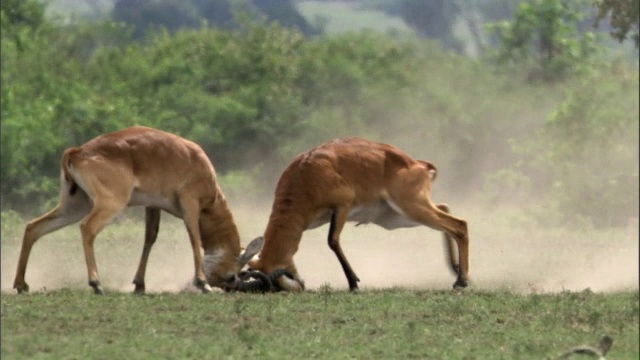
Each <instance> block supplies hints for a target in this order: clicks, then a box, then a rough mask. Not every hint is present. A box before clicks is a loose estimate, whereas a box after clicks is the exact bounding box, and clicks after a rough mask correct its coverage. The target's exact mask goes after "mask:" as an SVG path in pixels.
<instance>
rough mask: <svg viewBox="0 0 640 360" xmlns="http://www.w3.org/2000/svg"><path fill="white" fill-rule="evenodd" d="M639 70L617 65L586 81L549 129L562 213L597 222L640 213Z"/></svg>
mask: <svg viewBox="0 0 640 360" xmlns="http://www.w3.org/2000/svg"><path fill="white" fill-rule="evenodd" d="M638 86H640V84H639V83H638V73H637V72H635V71H632V70H631V69H628V68H626V66H624V65H622V66H621V65H620V64H617V65H616V66H613V67H612V68H611V69H605V70H603V71H601V72H599V73H598V74H597V75H595V76H592V77H590V78H588V79H586V80H585V81H584V83H583V84H581V85H580V86H579V87H578V88H576V89H575V90H573V91H572V92H571V93H570V94H569V95H568V96H567V98H566V100H565V101H564V102H563V103H562V104H561V105H560V106H559V107H558V109H557V110H556V111H555V112H554V113H553V114H551V116H550V117H549V119H548V121H547V124H546V126H545V129H544V135H545V136H546V138H547V139H548V141H549V145H550V146H549V149H548V156H549V158H548V161H550V163H551V169H552V171H553V174H554V179H555V180H554V184H553V191H552V197H553V198H554V199H555V200H556V202H557V204H558V206H559V209H560V210H561V212H562V213H565V214H571V213H573V215H574V216H576V217H584V218H587V219H590V220H591V221H592V222H593V223H594V224H595V225H597V226H620V225H626V224H627V223H628V221H629V219H630V218H634V217H636V218H637V216H638V197H639V196H640V193H639V192H638V184H639V183H640V179H639V177H638V161H639V160H640V159H639V158H638V154H639V151H640V149H639V148H638V144H639V143H640V139H639V138H638V134H639V133H640V129H639V128H638V113H639V112H640V106H639V100H638V93H637V90H636V89H637V88H638Z"/></svg>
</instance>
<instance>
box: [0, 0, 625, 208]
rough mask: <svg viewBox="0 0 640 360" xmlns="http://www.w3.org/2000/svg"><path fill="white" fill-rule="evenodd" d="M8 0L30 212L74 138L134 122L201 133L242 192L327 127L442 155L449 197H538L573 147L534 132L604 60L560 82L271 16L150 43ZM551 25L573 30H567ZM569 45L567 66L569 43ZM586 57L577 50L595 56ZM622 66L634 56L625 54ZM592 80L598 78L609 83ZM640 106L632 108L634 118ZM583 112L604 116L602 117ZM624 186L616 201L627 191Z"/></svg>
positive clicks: (40, 203) (8, 174) (14, 137)
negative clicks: (315, 31)
mask: <svg viewBox="0 0 640 360" xmlns="http://www.w3.org/2000/svg"><path fill="white" fill-rule="evenodd" d="M538 1H539V2H540V1H542V0H538ZM21 4H31V5H33V6H36V5H38V4H39V3H37V2H32V3H30V2H25V3H21ZM34 4H35V5H34ZM540 4H542V3H540ZM9 5H11V3H10V2H7V3H3V6H5V8H3V22H2V26H3V28H2V30H3V31H2V43H1V46H2V53H1V56H2V58H1V60H2V61H1V65H0V66H1V67H2V73H1V76H2V83H1V84H0V86H1V87H2V88H1V90H2V98H1V101H2V104H1V105H2V108H1V110H0V111H1V115H2V123H1V126H2V132H1V136H2V144H1V146H2V153H1V157H2V159H1V160H2V161H1V163H0V167H1V168H0V170H1V171H0V180H1V185H0V186H1V190H2V208H3V209H14V210H18V211H20V212H23V213H28V214H29V215H35V214H36V213H41V212H42V210H45V209H44V208H46V210H48V209H49V208H50V206H51V205H52V203H55V201H56V200H57V199H56V198H57V196H56V195H57V192H58V181H59V180H58V179H59V171H60V170H59V167H60V163H59V161H60V154H61V153H62V151H63V150H64V148H65V147H69V146H78V145H80V144H82V143H84V142H86V141H87V140H89V139H91V138H93V137H95V136H97V135H99V134H101V133H104V132H107V131H112V130H116V129H119V128H122V127H125V126H130V125H134V124H139V125H148V126H154V127H158V128H161V129H163V130H166V131H171V132H175V133H178V134H180V135H182V136H185V137H187V138H189V139H191V140H193V141H196V142H197V143H199V144H200V145H201V146H202V147H203V148H204V149H205V151H206V152H207V154H209V156H210V158H211V159H212V161H213V163H214V166H215V167H216V170H217V172H218V175H219V177H220V179H221V180H223V182H224V185H225V188H229V192H230V194H233V193H235V194H244V193H248V192H255V193H256V194H258V193H262V194H268V195H271V194H272V191H273V186H274V185H275V182H276V180H277V178H278V177H279V175H280V172H281V171H282V169H283V168H284V167H285V166H286V165H287V164H288V162H289V161H290V159H291V158H292V157H293V156H294V155H296V154H297V153H299V152H301V151H304V150H306V149H308V148H310V147H311V146H314V145H317V144H319V143H321V142H323V141H326V140H329V139H331V138H336V137H340V136H353V135H357V136H364V137H368V138H371V139H374V140H381V141H384V142H388V143H393V144H396V145H399V146H400V147H401V148H403V149H405V150H407V151H408V152H409V153H410V154H411V155H413V156H415V157H418V158H422V159H427V160H430V161H432V162H434V163H435V164H436V165H437V166H438V167H439V169H440V174H439V177H438V181H437V185H436V186H437V190H436V191H437V196H438V197H447V199H448V201H451V197H454V198H459V199H465V200H467V199H474V198H475V197H477V196H478V195H479V194H480V193H482V194H483V195H487V197H486V198H493V199H496V198H500V199H503V200H504V199H507V198H509V196H508V194H514V196H513V198H518V199H524V198H525V196H526V195H530V193H535V194H537V196H538V197H540V198H542V197H543V196H545V195H547V194H551V193H553V191H554V190H553V189H552V187H551V185H550V184H552V183H553V182H554V181H556V182H557V181H558V178H561V177H563V176H564V175H563V174H564V173H562V172H561V171H560V168H559V167H557V165H559V164H561V163H562V161H564V160H561V159H563V156H565V155H562V156H560V153H562V152H561V151H557V152H556V155H555V156H557V161H555V162H550V161H547V160H544V159H538V157H542V155H539V154H546V151H541V149H539V148H536V150H535V151H534V150H533V149H534V148H535V147H534V146H531V145H527V144H528V143H529V140H531V134H535V133H540V132H541V131H542V129H543V128H544V120H545V119H546V118H548V117H549V114H550V113H552V112H554V110H556V107H557V106H558V105H559V103H560V102H561V101H562V100H563V99H562V94H563V93H564V92H565V91H576V93H577V92H579V91H583V92H584V93H585V94H588V93H589V90H586V89H587V88H585V87H584V85H577V84H582V83H584V81H587V80H586V79H587V76H595V75H594V74H595V73H596V71H595V70H594V69H595V67H592V68H591V70H590V72H580V71H577V72H576V73H575V74H573V76H570V77H567V79H564V80H563V79H561V78H559V79H558V81H557V82H556V83H555V84H552V85H548V84H544V85H541V84H536V83H534V84H529V83H527V82H523V81H522V79H521V78H519V77H517V76H513V74H514V72H508V71H507V72H505V71H499V72H496V71H493V69H494V67H493V66H491V64H488V63H486V62H481V61H475V60H472V59H469V58H465V57H462V56H459V55H456V54H455V53H452V52H449V51H446V50H445V49H443V48H442V46H439V45H438V43H436V42H433V41H425V40H424V39H416V38H412V39H399V38H396V37H393V36H385V35H382V34H379V33H375V32H359V33H358V32H351V33H343V34H340V35H335V36H330V37H313V38H309V37H305V36H304V34H303V33H301V32H299V31H296V30H292V29H288V28H285V27H282V26H280V25H278V24H275V23H271V24H265V23H263V22H258V23H252V22H250V21H246V22H244V23H243V24H242V27H240V28H238V29H237V30H235V31H226V30H220V29H214V28H209V27H200V28H197V29H183V30H177V31H173V32H172V31H169V30H168V29H165V30H157V31H153V32H151V33H149V34H148V35H147V38H146V40H145V41H144V42H132V41H131V38H132V36H133V34H132V33H131V29H129V28H127V27H125V26H124V25H123V24H117V23H112V22H108V21H107V22H103V23H91V24H84V23H74V22H70V23H65V24H60V23H57V22H55V21H53V20H48V19H46V18H42V17H41V16H40V15H38V14H42V9H41V8H39V9H40V10H39V11H35V12H34V11H32V10H29V9H30V7H29V6H26V5H25V7H15V9H22V10H20V11H18V12H15V11H14V12H12V13H11V14H13V15H11V17H8V16H7V15H6V14H8V13H9V12H7V11H6V9H8V8H9ZM38 6H42V5H41V4H40V5H38ZM528 6H529V9H531V5H530V4H529V5H528ZM554 9H555V8H554ZM572 9H573V8H572ZM556 10H558V9H556ZM574 10H575V9H574ZM574 10H570V9H569V10H567V9H564V8H563V9H561V11H560V10H558V11H560V13H557V12H552V13H553V14H555V15H553V16H559V15H558V14H564V12H569V13H570V14H573V12H572V11H574ZM575 11H577V10H575ZM16 14H17V15H16ZM30 14H32V15H30ZM33 14H35V15H33ZM524 14H527V13H526V12H525V13H524ZM545 14H546V13H545ZM574 15H575V16H577V17H578V15H577V13H576V14H574ZM523 16H524V15H523ZM545 16H546V15H545ZM553 16H551V17H552V18H553ZM10 19H13V20H10ZM16 19H34V20H33V21H31V20H29V21H22V22H20V21H17V20H16ZM555 19H556V20H557V21H559V23H560V25H563V26H564V25H567V24H568V22H564V20H560V19H559V18H555ZM560 25H558V26H559V28H560V29H565V27H563V26H560ZM559 33H562V32H556V33H554V34H559ZM16 34H20V36H16ZM562 34H565V33H562ZM551 39H553V40H554V41H556V40H557V41H559V42H560V43H562V44H565V45H566V44H567V43H566V42H563V41H562V38H561V37H553V36H552V37H551ZM563 46H564V45H563ZM563 49H565V50H566V51H569V50H571V49H574V48H571V47H568V48H563ZM574 50H575V49H574ZM571 51H573V50H571ZM571 51H569V52H571ZM558 54H559V55H558V57H560V58H562V59H563V60H562V61H560V60H558V61H559V63H560V64H565V65H566V62H567V61H568V60H567V59H569V58H571V57H565V55H564V52H559V53H558ZM579 59H582V60H579V61H578V60H576V61H577V62H576V64H579V63H580V61H582V62H584V61H587V60H586V58H579ZM554 61H555V60H554ZM512 65H513V66H514V68H513V70H515V71H516V72H524V71H530V70H531V67H530V62H529V63H524V64H523V63H520V62H515V61H514V62H513V64H512ZM554 66H555V65H554ZM563 66H564V65H563ZM560 68H562V67H560ZM617 68H618V69H623V68H625V67H624V64H623V63H622V62H621V63H620V66H618V67H617ZM550 69H556V68H555V67H553V66H552V67H551V68H550ZM626 69H627V70H624V71H625V72H627V73H628V74H629V76H637V72H634V71H633V70H632V69H630V68H626ZM556 70H557V69H556ZM554 71H555V70H554ZM563 71H564V70H563ZM567 71H569V70H567ZM571 71H573V70H571ZM612 71H613V70H612ZM621 71H622V70H621ZM633 74H636V75H633ZM596 78H597V79H603V81H604V80H606V78H602V77H596ZM615 78H616V79H618V78H617V77H615ZM591 79H592V80H589V81H587V82H588V83H589V84H591V86H593V87H594V88H599V87H600V85H599V83H598V82H597V81H595V80H593V79H595V78H591ZM623 82H624V81H623ZM621 83H622V82H621ZM603 84H609V82H608V81H604V82H603ZM578 89H585V90H578ZM605 89H608V90H607V91H606V92H602V93H600V92H597V91H594V92H593V93H594V94H598V96H600V95H602V96H606V97H611V98H617V99H628V96H631V97H632V96H634V95H636V94H637V89H635V90H634V89H633V88H629V89H627V88H624V87H621V86H618V87H615V86H611V85H606V86H602V91H605ZM582 101H587V100H582ZM620 101H621V103H620V104H618V103H615V102H613V101H609V100H608V101H606V102H602V103H601V105H602V109H600V110H598V111H601V112H603V113H606V112H608V111H609V110H607V109H606V107H607V106H612V107H616V106H617V107H619V106H620V105H621V104H623V102H624V101H626V100H620ZM631 103H632V104H635V103H637V102H635V103H634V102H631ZM576 108H579V106H576ZM557 113H558V114H560V113H562V114H566V110H562V111H560V110H558V111H557ZM633 114H635V113H634V112H628V113H626V116H627V117H626V118H625V119H627V120H630V119H637V117H634V116H635V115H633ZM563 116H568V117H573V116H574V115H563ZM602 118H603V119H605V118H607V116H603V117H602ZM603 121H604V120H603ZM625 124H627V125H624V126H636V125H633V124H632V123H631V122H629V121H627V122H626V123H625ZM585 126H589V127H594V129H595V128H597V126H599V125H598V121H595V120H594V121H592V122H587V123H585ZM631 129H633V127H631ZM592 130H593V129H592ZM593 133H597V131H596V132H594V131H591V132H588V134H593ZM541 136H542V135H541ZM544 137H547V135H544ZM548 138H549V141H551V140H552V137H550V136H549V137H548ZM560 138H561V136H560V135H558V137H556V138H555V139H556V140H557V139H560ZM554 141H555V140H554ZM584 141H589V139H585V140H584ZM625 141H626V140H625ZM550 146H551V145H550ZM554 146H555V145H554ZM551 148H554V147H553V146H551ZM542 150H544V149H542ZM625 151H627V150H625ZM564 153H565V154H566V153H567V152H566V151H565V152H564ZM534 154H538V155H534ZM625 156H626V155H625ZM607 169H608V168H607ZM533 173H535V174H545V175H544V176H538V175H536V176H533V175H532V174H533ZM551 174H553V176H552V175H551ZM572 176H573V175H572ZM527 179H529V180H527ZM575 179H579V177H578V176H577V174H576V178H575ZM576 181H577V180H576ZM246 188H250V189H251V190H248V189H246ZM575 188H576V187H573V189H575ZM243 189H244V190H243ZM506 189H509V191H506ZM528 189H530V191H529V190H528ZM480 190H485V191H484V192H481V191H480ZM498 193H501V194H498ZM516 193H518V194H517V195H515V194H516ZM528 193H529V194H528ZM562 194H563V195H565V196H556V197H555V198H554V200H552V201H551V202H552V203H554V204H555V205H557V206H556V207H557V208H563V207H564V208H565V209H566V208H567V207H568V205H569V204H571V203H574V204H577V203H578V200H577V199H578V198H579V197H581V196H583V195H582V194H581V193H579V192H570V191H567V192H563V193H562ZM615 194H616V195H615V196H613V195H612V196H611V197H610V199H611V201H618V200H617V199H618V197H619V196H621V192H620V191H618V190H615ZM568 197H576V199H573V200H571V199H568ZM560 202H562V203H563V204H564V205H560ZM625 204H626V203H625ZM625 206H630V207H631V208H633V206H634V205H633V204H627V205H625ZM568 213H570V212H568ZM578 213H580V214H582V215H580V216H586V215H584V213H583V212H578Z"/></svg>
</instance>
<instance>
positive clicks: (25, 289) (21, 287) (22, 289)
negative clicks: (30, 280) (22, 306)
mask: <svg viewBox="0 0 640 360" xmlns="http://www.w3.org/2000/svg"><path fill="white" fill-rule="evenodd" d="M13 288H14V289H16V290H17V291H18V294H24V293H28V292H29V285H27V283H22V284H21V285H14V286H13Z"/></svg>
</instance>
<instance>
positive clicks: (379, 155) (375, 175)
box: [249, 137, 469, 291]
mask: <svg viewBox="0 0 640 360" xmlns="http://www.w3.org/2000/svg"><path fill="white" fill-rule="evenodd" d="M436 176H437V169H436V167H435V166H434V165H433V164H431V163H430V162H427V161H422V160H415V159H413V158H411V157H410V156H409V155H407V154H406V153H405V152H404V151H402V150H400V149H399V148H397V147H395V146H392V145H388V144H382V143H377V142H372V141H368V140H365V139H362V138H356V137H351V138H341V139H336V140H333V141H330V142H327V143H325V144H322V145H320V146H318V147H315V148H313V149H311V150H309V151H307V152H305V153H302V154H300V155H298V156H297V157H296V158H295V159H294V160H293V162H292V163H291V164H290V165H289V166H288V167H287V168H286V169H285V170H284V172H283V173H282V176H281V177H280V180H279V181H278V183H277V186H276V190H275V199H274V201H273V207H272V210H271V215H270V217H269V222H268V224H267V227H266V230H265V232H264V236H263V238H264V245H263V247H262V250H261V251H260V252H259V254H258V255H257V256H256V257H254V258H253V259H251V260H250V261H249V267H250V268H251V269H255V270H257V271H261V272H263V273H267V274H270V273H273V272H275V271H282V270H284V271H286V272H289V273H290V275H291V276H289V277H287V276H281V277H279V278H278V279H277V281H276V282H277V286H279V287H280V288H281V289H282V290H287V291H301V290H304V280H303V279H302V277H301V276H300V274H299V273H298V271H297V270H296V266H295V264H294V261H293V256H294V254H295V253H296V252H297V250H298V245H299V243H300V240H301V238H302V233H303V232H304V231H305V230H307V229H313V228H316V227H319V226H321V225H323V224H326V223H330V225H329V236H328V243H329V247H330V248H331V250H332V251H333V252H334V253H335V255H336V256H337V258H338V261H339V262H340V265H341V266H342V269H343V271H344V274H345V276H346V278H347V281H348V284H349V289H350V291H358V282H359V281H360V279H359V278H358V276H356V274H355V272H354V271H353V269H352V268H351V265H349V262H348V261H347V258H346V256H345V255H344V252H343V251H342V248H341V246H340V233H341V231H342V229H343V227H344V225H345V223H346V222H347V221H355V222H357V223H358V225H359V224H367V223H373V224H377V225H379V226H381V227H383V228H385V229H388V230H391V229H396V228H402V227H414V226H418V225H426V226H428V227H430V228H432V229H435V230H438V231H442V232H443V234H444V240H445V243H446V249H447V251H448V258H449V266H450V268H451V270H452V271H453V272H454V273H455V274H456V275H457V280H456V281H455V283H454V285H453V286H454V288H457V289H459V288H464V287H466V286H467V283H468V280H469V237H468V232H467V223H466V221H464V220H462V219H459V218H457V217H454V216H452V215H450V214H449V208H448V206H447V205H445V204H440V205H436V204H434V203H433V202H432V201H431V185H432V182H433V181H434V180H435V178H436ZM456 247H457V249H456ZM456 252H457V254H458V257H457V258H456V255H455V253H456Z"/></svg>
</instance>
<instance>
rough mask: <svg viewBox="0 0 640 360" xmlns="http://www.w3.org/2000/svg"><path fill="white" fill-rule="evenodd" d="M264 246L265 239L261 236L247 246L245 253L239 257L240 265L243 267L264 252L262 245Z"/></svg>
mask: <svg viewBox="0 0 640 360" xmlns="http://www.w3.org/2000/svg"><path fill="white" fill-rule="evenodd" d="M263 244H264V238H263V237H262V236H259V237H257V238H255V239H253V241H251V242H250V243H249V245H247V247H246V248H245V249H244V251H243V252H242V253H241V254H240V256H238V265H240V267H243V266H244V265H245V264H246V263H247V262H249V260H251V259H252V258H253V256H254V255H255V254H257V253H259V252H260V250H262V245H263Z"/></svg>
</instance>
